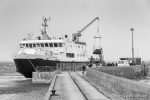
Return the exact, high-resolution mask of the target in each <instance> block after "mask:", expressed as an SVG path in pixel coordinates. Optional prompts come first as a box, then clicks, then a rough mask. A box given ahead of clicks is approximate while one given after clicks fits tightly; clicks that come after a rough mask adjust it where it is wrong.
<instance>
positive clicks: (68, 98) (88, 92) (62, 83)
mask: <svg viewBox="0 0 150 100" xmlns="http://www.w3.org/2000/svg"><path fill="white" fill-rule="evenodd" d="M70 75H71V76H72V78H73V79H74V81H76V83H77V84H78V86H79V88H80V89H79V88H78V86H77V85H76V84H75V82H74V81H73V80H72V78H71V77H70ZM70 75H69V73H68V72H62V74H58V76H57V79H56V84H55V86H54V89H55V90H56V95H55V96H51V98H50V100H109V99H108V98H107V97H105V96H104V95H103V94H101V93H99V92H98V91H97V90H96V89H95V88H94V87H93V86H92V85H91V84H89V83H88V82H87V81H85V80H84V79H82V78H81V77H80V76H79V75H77V74H76V73H75V72H70ZM80 90H81V91H82V92H83V93H84V95H85V96H86V97H87V98H85V97H84V95H83V94H82V93H81V91H80Z"/></svg>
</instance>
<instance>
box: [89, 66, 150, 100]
mask: <svg viewBox="0 0 150 100" xmlns="http://www.w3.org/2000/svg"><path fill="white" fill-rule="evenodd" d="M86 76H87V77H89V78H90V79H91V80H92V81H94V82H96V84H98V85H100V86H103V87H105V88H107V89H108V90H111V91H113V92H115V94H117V95H119V96H120V97H123V98H125V99H126V100H150V85H147V84H143V83H140V82H137V81H134V80H129V79H125V78H121V77H118V76H114V75H110V74H106V73H103V72H100V71H97V70H94V69H90V68H89V69H87V73H86Z"/></svg>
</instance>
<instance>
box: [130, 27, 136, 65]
mask: <svg viewBox="0 0 150 100" xmlns="http://www.w3.org/2000/svg"><path fill="white" fill-rule="evenodd" d="M130 30H131V31H132V64H133V65H134V64H135V63H134V43H133V31H134V28H131V29H130Z"/></svg>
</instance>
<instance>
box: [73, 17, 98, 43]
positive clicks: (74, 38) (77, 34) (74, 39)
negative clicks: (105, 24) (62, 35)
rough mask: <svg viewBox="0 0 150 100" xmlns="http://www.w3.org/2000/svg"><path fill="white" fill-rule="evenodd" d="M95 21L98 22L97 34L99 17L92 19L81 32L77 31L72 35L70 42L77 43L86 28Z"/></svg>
mask: <svg viewBox="0 0 150 100" xmlns="http://www.w3.org/2000/svg"><path fill="white" fill-rule="evenodd" d="M96 20H97V21H98V27H97V31H98V32H99V17H96V18H94V19H93V20H92V21H91V22H90V23H88V24H87V25H86V26H85V27H83V28H82V29H81V30H79V31H78V33H74V34H73V39H72V40H73V41H75V42H79V37H81V36H82V34H81V33H82V32H83V31H84V30H85V29H86V28H88V27H89V26H90V25H91V24H92V23H93V22H95V21H96Z"/></svg>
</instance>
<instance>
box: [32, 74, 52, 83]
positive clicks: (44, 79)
mask: <svg viewBox="0 0 150 100" xmlns="http://www.w3.org/2000/svg"><path fill="white" fill-rule="evenodd" d="M53 75H54V72H33V73H32V83H45V84H50V81H51V78H52V77H53Z"/></svg>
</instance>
